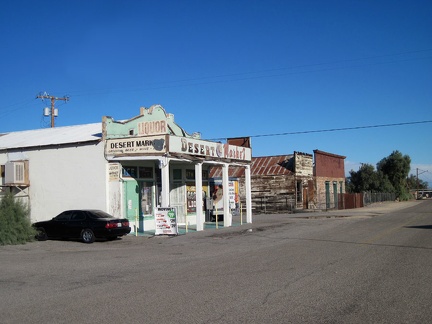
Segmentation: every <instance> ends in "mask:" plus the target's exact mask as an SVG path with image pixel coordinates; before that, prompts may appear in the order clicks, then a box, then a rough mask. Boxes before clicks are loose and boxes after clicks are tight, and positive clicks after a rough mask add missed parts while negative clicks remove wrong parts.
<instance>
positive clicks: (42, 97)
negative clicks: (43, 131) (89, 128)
mask: <svg viewBox="0 0 432 324" xmlns="http://www.w3.org/2000/svg"><path fill="white" fill-rule="evenodd" d="M36 98H39V99H50V100H51V127H54V117H55V116H54V115H55V114H54V104H55V102H56V100H63V101H65V102H66V101H68V100H69V97H66V96H65V97H62V98H59V97H55V96H50V95H49V94H47V93H46V92H45V93H44V94H40V95H38V96H36Z"/></svg>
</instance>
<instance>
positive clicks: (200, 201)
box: [195, 163, 204, 231]
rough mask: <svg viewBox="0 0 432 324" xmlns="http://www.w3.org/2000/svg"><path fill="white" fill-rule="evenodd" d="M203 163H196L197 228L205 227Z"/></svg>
mask: <svg viewBox="0 0 432 324" xmlns="http://www.w3.org/2000/svg"><path fill="white" fill-rule="evenodd" d="M202 190H203V189H202V163H197V164H195V194H196V195H195V199H196V230H197V231H202V230H203V229H204V217H203V194H202V193H203V191H202Z"/></svg>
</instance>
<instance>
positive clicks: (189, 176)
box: [186, 169, 195, 180]
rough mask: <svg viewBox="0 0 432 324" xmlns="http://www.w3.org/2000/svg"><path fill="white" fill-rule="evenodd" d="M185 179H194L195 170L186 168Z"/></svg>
mask: <svg viewBox="0 0 432 324" xmlns="http://www.w3.org/2000/svg"><path fill="white" fill-rule="evenodd" d="M186 179H188V180H194V179H195V170H191V169H187V170H186Z"/></svg>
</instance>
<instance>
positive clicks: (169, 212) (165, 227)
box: [155, 207, 178, 235]
mask: <svg viewBox="0 0 432 324" xmlns="http://www.w3.org/2000/svg"><path fill="white" fill-rule="evenodd" d="M155 221H156V229H155V235H177V234H178V227H177V215H176V211H175V208H163V207H157V208H156V210H155Z"/></svg>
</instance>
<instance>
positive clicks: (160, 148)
mask: <svg viewBox="0 0 432 324" xmlns="http://www.w3.org/2000/svg"><path fill="white" fill-rule="evenodd" d="M165 152H166V140H165V136H143V137H129V138H116V139H108V140H107V141H106V145H105V154H106V155H137V154H148V153H150V154H156V153H159V154H160V153H165Z"/></svg>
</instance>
